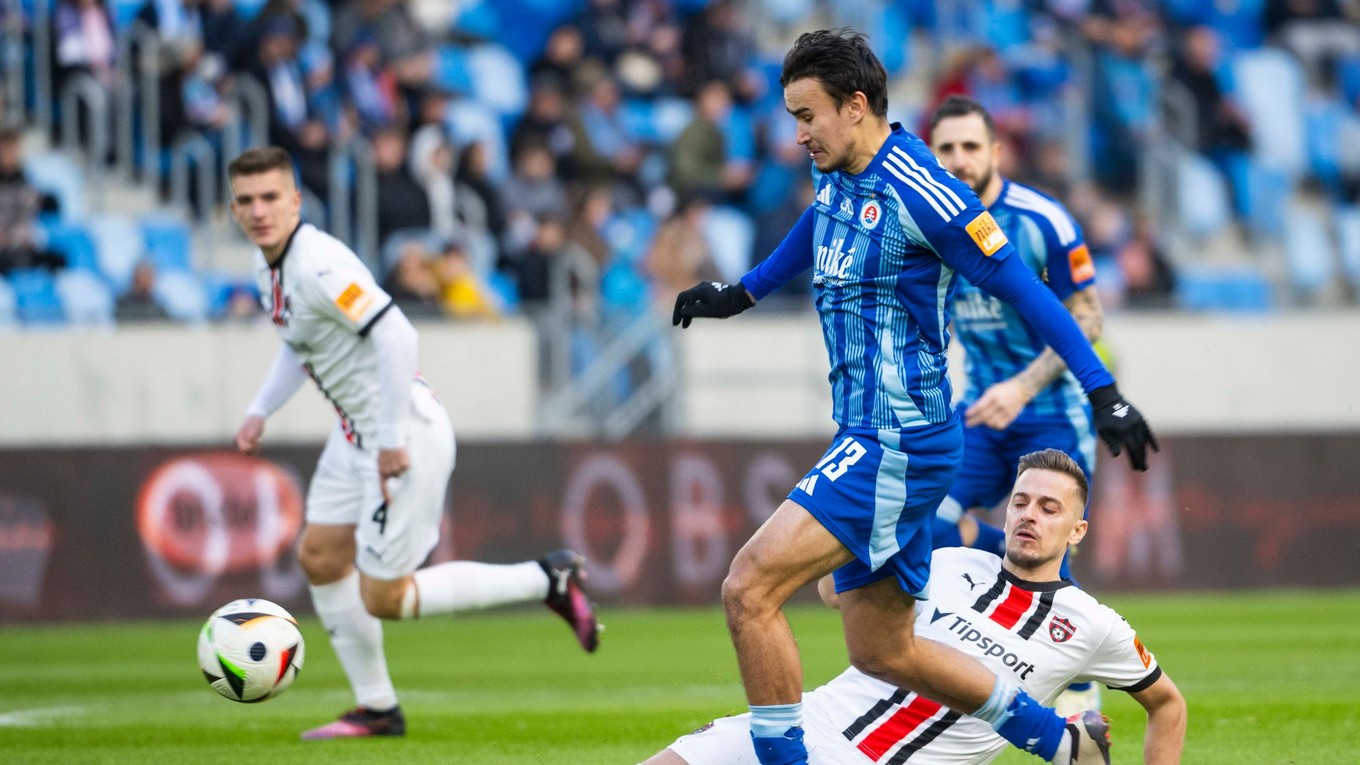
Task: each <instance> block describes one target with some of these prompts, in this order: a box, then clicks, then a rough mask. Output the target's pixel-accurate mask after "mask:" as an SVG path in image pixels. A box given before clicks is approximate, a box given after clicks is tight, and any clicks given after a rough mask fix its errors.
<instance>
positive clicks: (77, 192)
mask: <svg viewBox="0 0 1360 765" xmlns="http://www.w3.org/2000/svg"><path fill="white" fill-rule="evenodd" d="M24 175H25V177H27V178H28V181H29V183H32V184H33V186H34V187H35V188H37V189H38V190H39V191H42V192H44V193H47V194H50V195H52V196H53V197H54V198H56V200H57V205H58V206H59V207H60V208H61V219H62V220H64V221H73V220H81V219H82V218H84V217H85V184H84V181H83V179H84V177H85V173H84V171H83V170H82V169H81V168H80V166H79V165H77V164H76V163H75V162H73V161H72V160H71V159H70V158H69V157H67V156H66V155H64V154H62V153H60V152H56V151H43V152H35V153H33V154H29V155H28V156H26V157H24Z"/></svg>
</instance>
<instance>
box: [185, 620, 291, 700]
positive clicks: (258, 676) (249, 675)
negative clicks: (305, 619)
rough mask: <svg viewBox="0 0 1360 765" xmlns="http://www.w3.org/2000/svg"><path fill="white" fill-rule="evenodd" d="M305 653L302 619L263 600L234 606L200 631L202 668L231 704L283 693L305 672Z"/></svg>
mask: <svg viewBox="0 0 1360 765" xmlns="http://www.w3.org/2000/svg"><path fill="white" fill-rule="evenodd" d="M303 652H304V649H303V645H302V632H300V631H299V630H298V625H297V619H294V618H293V615H292V614H290V613H288V612H287V611H286V610H284V609H283V607H281V606H279V605H278V604H276V603H271V602H269V601H267V600H263V599H261V598H242V599H241V600H233V601H232V602H230V603H228V604H226V605H225V606H222V607H221V608H219V609H217V610H216V611H214V612H213V614H212V616H209V617H208V621H207V622H205V623H204V624H203V629H201V630H199V631H198V666H199V668H200V669H202V670H203V676H204V677H206V678H207V679H208V684H209V685H211V686H212V688H213V690H215V691H217V692H218V693H220V694H222V695H223V696H225V697H226V698H229V699H231V700H232V701H240V702H244V703H253V702H257V701H264V700H266V699H270V698H273V697H275V696H277V695H279V694H280V693H283V692H284V691H285V690H287V689H288V686H290V685H292V684H293V681H294V680H296V679H297V676H298V672H299V671H301V669H302V658H303Z"/></svg>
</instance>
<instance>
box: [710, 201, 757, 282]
mask: <svg viewBox="0 0 1360 765" xmlns="http://www.w3.org/2000/svg"><path fill="white" fill-rule="evenodd" d="M755 239H756V227H755V224H754V223H752V222H751V219H750V218H748V217H746V215H745V214H743V213H742V212H741V211H740V210H737V209H736V208H734V207H714V208H712V209H710V210H709V211H708V216H707V217H706V218H705V219H704V241H706V242H708V249H709V252H711V253H713V262H714V263H715V264H716V265H717V266H718V272H719V273H720V274H722V278H723V281H727V282H735V281H736V280H738V279H740V278H741V275H742V274H744V273H746V271H747V269H749V268H750V267H751V246H752V245H753V244H755Z"/></svg>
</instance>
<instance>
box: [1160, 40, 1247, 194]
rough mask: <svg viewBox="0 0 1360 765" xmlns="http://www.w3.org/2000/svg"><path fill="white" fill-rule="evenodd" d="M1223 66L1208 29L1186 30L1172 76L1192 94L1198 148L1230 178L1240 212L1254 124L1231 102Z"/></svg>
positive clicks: (1215, 43) (1216, 44) (1230, 184)
mask: <svg viewBox="0 0 1360 765" xmlns="http://www.w3.org/2000/svg"><path fill="white" fill-rule="evenodd" d="M1221 65H1222V61H1221V56H1220V47H1219V40H1218V35H1217V34H1216V33H1215V32H1214V30H1212V29H1210V28H1209V27H1191V28H1189V29H1187V30H1186V31H1185V34H1184V37H1183V38H1182V40H1181V45H1180V49H1179V50H1178V51H1177V53H1176V59H1175V64H1174V66H1173V68H1172V77H1173V78H1175V80H1176V82H1178V83H1179V84H1180V85H1181V86H1183V87H1184V88H1185V89H1186V91H1187V92H1188V93H1189V94H1190V97H1191V98H1192V99H1193V100H1194V106H1195V113H1194V119H1195V126H1196V131H1195V146H1193V147H1192V148H1194V149H1196V150H1198V151H1199V152H1200V153H1201V154H1204V155H1205V156H1206V157H1208V158H1209V159H1210V160H1212V161H1213V163H1214V164H1215V165H1217V166H1218V168H1219V169H1220V170H1221V171H1222V172H1223V174H1224V175H1225V176H1226V177H1227V180H1228V184H1229V187H1230V188H1233V189H1234V191H1235V194H1234V197H1235V199H1236V204H1237V210H1238V212H1239V213H1241V212H1245V209H1246V200H1245V195H1246V188H1245V187H1246V185H1247V184H1246V180H1247V163H1248V157H1247V152H1248V151H1250V149H1251V123H1250V122H1248V120H1247V116H1246V113H1245V112H1243V111H1242V109H1241V108H1239V107H1238V106H1237V104H1235V103H1233V102H1232V101H1231V100H1229V99H1228V97H1227V95H1226V94H1225V93H1224V92H1223V88H1222V86H1220V84H1219V78H1218V71H1219V68H1220V66H1221Z"/></svg>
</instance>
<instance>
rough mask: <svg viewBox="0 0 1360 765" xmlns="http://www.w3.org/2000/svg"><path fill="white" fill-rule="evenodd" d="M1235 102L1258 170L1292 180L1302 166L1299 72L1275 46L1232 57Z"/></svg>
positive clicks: (1304, 155)
mask: <svg viewBox="0 0 1360 765" xmlns="http://www.w3.org/2000/svg"><path fill="white" fill-rule="evenodd" d="M1233 78H1234V80H1235V81H1236V83H1237V100H1238V102H1239V103H1241V105H1242V107H1243V109H1245V110H1246V112H1247V115H1248V117H1249V119H1250V121H1251V126H1252V131H1251V135H1252V144H1253V146H1252V149H1253V151H1252V153H1253V158H1254V159H1256V160H1257V161H1258V162H1259V163H1260V164H1261V165H1262V166H1264V167H1268V168H1270V169H1272V170H1279V171H1282V172H1284V173H1285V174H1286V175H1288V176H1289V177H1290V178H1296V177H1298V175H1299V174H1300V173H1302V172H1303V171H1304V170H1305V169H1306V166H1307V162H1308V157H1307V151H1306V148H1305V146H1304V127H1303V93H1304V74H1303V69H1302V67H1301V66H1300V65H1299V63H1298V61H1297V60H1295V59H1294V58H1293V57H1292V56H1290V55H1289V54H1288V53H1285V52H1284V51H1282V50H1279V49H1277V48H1261V49H1259V50H1253V51H1244V52H1241V53H1238V54H1237V55H1236V56H1235V57H1234V59H1233Z"/></svg>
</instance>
